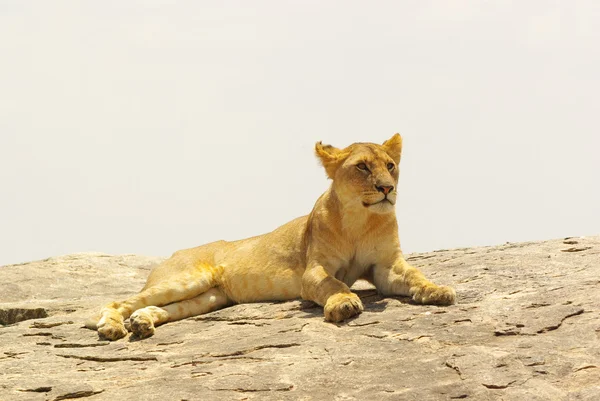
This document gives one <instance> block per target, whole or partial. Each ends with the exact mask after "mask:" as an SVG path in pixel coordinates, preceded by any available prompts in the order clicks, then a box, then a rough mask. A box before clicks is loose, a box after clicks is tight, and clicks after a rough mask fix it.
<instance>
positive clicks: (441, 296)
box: [410, 284, 456, 305]
mask: <svg viewBox="0 0 600 401" xmlns="http://www.w3.org/2000/svg"><path fill="white" fill-rule="evenodd" d="M410 292H411V294H412V299H413V301H415V302H418V303H420V304H429V305H452V304H453V303H455V302H456V291H454V288H452V287H447V286H445V285H435V284H426V285H424V286H422V287H415V288H414V289H412V288H411V291H410Z"/></svg>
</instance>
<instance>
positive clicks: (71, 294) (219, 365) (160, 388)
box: [0, 237, 600, 400]
mask: <svg viewBox="0 0 600 401" xmlns="http://www.w3.org/2000/svg"><path fill="white" fill-rule="evenodd" d="M408 259H409V261H410V262H411V263H413V264H414V265H416V266H418V267H420V268H421V269H422V270H423V271H424V272H425V273H426V274H427V275H428V276H429V277H431V279H432V280H434V281H436V282H437V283H440V284H447V285H452V286H454V287H455V288H456V290H457V293H458V299H459V302H458V304H456V305H453V306H450V307H435V306H422V305H414V304H412V303H411V302H410V301H409V300H408V299H406V298H383V297H381V296H379V295H378V294H377V293H376V291H375V290H373V289H372V288H371V287H370V286H369V285H368V284H366V283H358V284H357V285H356V286H355V291H356V292H357V293H358V294H359V295H360V297H361V298H362V300H363V303H364V305H365V312H364V313H363V314H361V315H360V316H358V317H357V318H355V319H353V320H350V321H348V322H346V323H343V324H331V323H327V322H325V321H324V320H323V312H322V309H321V308H319V307H316V306H315V305H314V304H312V303H310V302H306V301H300V300H298V301H292V302H279V303H259V304H249V305H236V306H233V307H230V308H227V309H222V310H220V311H216V312H213V313H210V314H207V315H202V316H198V317H195V318H190V319H186V320H182V321H179V322H174V323H169V324H166V325H164V326H161V327H159V328H158V329H157V331H156V334H155V335H154V336H153V337H151V338H148V339H145V340H141V341H136V340H135V339H134V338H131V336H128V337H127V338H125V339H122V340H119V341H116V342H108V341H103V340H101V339H99V338H98V336H97V334H96V333H95V332H94V331H91V330H87V329H85V328H83V322H84V321H85V320H86V319H87V318H88V316H90V315H92V314H94V313H95V312H96V311H98V309H99V308H100V306H101V305H103V304H105V303H107V302H109V301H111V300H115V299H122V298H125V297H127V296H128V295H131V294H134V293H135V292H137V291H138V290H139V289H140V288H141V287H142V286H143V284H144V281H145V278H146V276H147V275H148V272H149V270H150V269H151V268H152V266H153V265H154V264H156V263H158V262H160V260H161V258H149V257H142V256H135V255H123V256H111V255H105V254H99V253H95V254H90V253H87V254H77V255H68V256H62V257H57V258H50V259H46V260H43V261H38V262H31V263H24V264H20V265H12V266H4V267H0V282H2V284H1V286H0V291H1V292H0V319H2V320H1V322H2V324H4V325H5V326H0V371H1V372H2V381H1V382H0V399H1V400H63V399H73V398H87V397H89V398H90V399H94V400H104V399H106V400H112V399H119V400H140V399H144V400H152V399H169V400H197V399H216V400H219V399H222V400H232V399H240V400H243V399H272V400H279V399H302V400H311V399H314V400H322V399H331V400H444V399H489V400H493V399H503V400H549V399H552V400H563V399H564V400H566V399H582V400H595V399H598V397H599V395H600V347H599V346H598V345H599V341H600V319H599V317H598V312H599V311H600V237H587V238H583V237H582V238H569V239H567V240H552V241H545V242H528V243H519V244H505V245H501V246H494V247H482V248H465V249H454V250H444V251H436V252H429V253H423V254H415V255H410V256H409V257H408ZM35 311H37V312H35ZM42 311H43V312H42ZM25 319H29V320H25ZM31 319H35V320H31Z"/></svg>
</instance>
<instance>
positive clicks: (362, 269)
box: [88, 134, 456, 340]
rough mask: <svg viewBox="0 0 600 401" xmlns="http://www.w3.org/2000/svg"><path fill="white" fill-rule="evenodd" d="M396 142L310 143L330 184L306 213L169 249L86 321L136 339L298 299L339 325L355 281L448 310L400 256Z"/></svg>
mask: <svg viewBox="0 0 600 401" xmlns="http://www.w3.org/2000/svg"><path fill="white" fill-rule="evenodd" d="M401 150H402V138H401V136H400V135H399V134H395V135H394V136H393V137H392V138H390V139H389V140H387V141H385V142H384V143H383V145H377V144H374V143H355V144H352V145H350V146H348V147H347V148H345V149H337V148H334V147H333V146H330V145H323V144H322V143H321V142H319V143H317V144H316V146H315V151H316V154H317V157H318V158H319V159H320V161H321V163H322V164H323V167H324V168H325V171H326V173H327V176H328V177H329V178H331V179H332V183H331V186H330V187H329V189H328V190H327V191H325V193H324V194H323V195H321V197H320V198H319V199H318V200H317V202H316V204H315V206H314V208H313V210H312V212H311V213H310V214H309V215H308V216H304V217H299V218H297V219H295V220H292V221H291V222H289V223H287V224H285V225H283V226H281V227H279V228H278V229H276V230H275V231H273V232H270V233H268V234H264V235H260V236H257V237H252V238H248V239H244V240H240V241H234V242H226V241H218V242H213V243H210V244H207V245H202V246H199V247H197V248H192V249H185V250H182V251H178V252H175V253H174V254H173V256H171V258H169V259H168V260H166V261H164V262H163V263H161V264H160V265H158V266H157V267H155V268H154V269H153V270H152V272H151V273H150V276H149V277H148V280H147V282H146V285H145V286H144V288H143V289H142V291H141V292H140V293H139V294H137V295H135V296H132V297H131V298H128V299H126V300H125V301H121V302H112V303H110V304H108V305H107V306H106V307H104V308H102V310H101V311H100V316H99V320H94V321H90V322H88V327H90V328H93V329H97V330H98V333H99V334H100V336H101V337H104V338H107V339H109V340H117V339H119V338H121V337H124V336H125V335H127V330H126V328H125V325H124V319H126V318H128V317H129V318H130V320H129V321H130V327H131V331H132V332H133V334H134V335H136V336H138V337H140V338H143V337H148V336H151V335H152V334H153V333H154V328H155V326H158V325H160V324H162V323H165V322H169V321H174V320H179V319H183V318H186V317H190V316H195V315H199V314H202V313H207V312H211V311H214V310H216V309H219V308H223V307H225V306H228V305H231V304H235V303H243V302H258V301H281V300H289V299H294V298H298V297H302V298H304V299H306V300H310V301H314V302H316V303H317V304H319V305H321V306H323V307H324V311H325V319H326V320H328V321H331V322H339V321H342V320H344V319H348V318H350V317H352V316H355V315H358V314H359V313H361V311H362V310H363V305H362V302H361V301H360V298H359V297H358V296H357V295H356V294H354V293H353V292H352V291H350V286H352V284H353V283H354V282H355V281H356V280H357V279H359V278H362V279H365V280H368V281H369V282H371V283H373V284H374V285H375V287H377V289H378V290H379V292H380V293H381V294H383V295H408V296H411V297H412V299H413V300H414V301H415V302H419V303H423V304H438V305H449V304H452V303H454V302H455V299H456V293H455V291H454V290H453V289H452V288H450V287H446V286H438V285H436V284H433V283H432V282H430V281H428V280H427V279H426V278H425V276H423V274H422V273H421V272H420V271H419V270H417V269H416V268H414V267H412V266H410V265H409V264H408V263H407V262H406V261H405V260H404V258H403V256H402V252H401V251H400V242H399V239H398V222H397V221H396V213H395V206H394V205H395V203H396V195H397V192H396V188H397V184H398V163H399V162H400V153H401Z"/></svg>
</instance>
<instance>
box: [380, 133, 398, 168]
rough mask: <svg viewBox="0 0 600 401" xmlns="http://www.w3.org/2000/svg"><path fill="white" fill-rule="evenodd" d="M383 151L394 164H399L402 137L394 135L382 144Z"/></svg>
mask: <svg viewBox="0 0 600 401" xmlns="http://www.w3.org/2000/svg"><path fill="white" fill-rule="evenodd" d="M382 146H383V150H385V153H387V154H388V155H390V157H391V158H392V159H394V161H395V162H396V164H398V163H400V155H401V154H402V137H401V136H400V134H394V136H393V137H391V138H390V139H388V140H387V141H385V142H384V143H383V145H382Z"/></svg>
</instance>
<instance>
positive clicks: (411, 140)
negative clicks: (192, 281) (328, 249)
mask: <svg viewBox="0 0 600 401" xmlns="http://www.w3.org/2000/svg"><path fill="white" fill-rule="evenodd" d="M599 43H600V2H597V1H550V0H547V1H533V0H532V1H458V0H453V1H424V0H418V1H417V0H415V1H373V2H368V3H367V2H364V1H348V0H346V1H330V0H327V1H323V0H321V1H285V0H273V1H251V2H250V1H228V0H224V1H222V0H218V1H147V0H145V1H133V0H131V1H129V0H128V1H121V0H119V1H107V0H104V1H101V2H98V1H52V2H48V1H27V2H24V1H21V0H0V60H1V62H0V265H5V264H11V263H19V262H26V261H30V260H36V259H42V258H46V257H50V256H57V255H61V254H68V253H74V252H88V251H99V252H105V253H110V254H123V253H135V254H143V255H156V256H168V255H170V254H171V253H173V252H174V251H176V250H178V249H183V248H189V247H193V246H197V245H200V244H203V243H207V242H211V241H214V240H219V239H227V240H233V239H239V238H245V237H248V236H253V235H257V234H261V233H265V232H268V231H271V230H273V229H274V228H276V227H278V226H279V225H282V224H284V223H285V222H287V221H289V220H291V219H293V218H295V217H298V216H301V215H305V214H308V213H309V212H310V211H311V209H312V206H313V204H314V202H315V200H316V199H317V197H318V196H319V195H320V194H321V193H322V192H323V191H325V190H326V189H327V187H328V185H329V182H328V180H327V178H326V176H325V173H324V171H323V169H322V168H321V167H320V166H319V164H318V162H317V160H316V158H315V156H314V150H313V149H314V144H315V142H317V141H323V142H324V143H328V144H333V145H334V146H337V147H344V146H347V145H349V144H351V143H353V142H376V143H381V142H383V141H384V140H386V139H387V138H389V137H391V136H392V135H393V134H394V133H395V132H399V133H401V134H402V135H403V138H404V150H403V157H402V162H401V165H400V170H401V172H400V183H399V196H398V202H397V214H398V219H399V230H400V238H401V243H402V249H403V251H404V252H405V253H411V252H421V251H431V250H435V249H442V248H444V249H447V248H453V247H467V246H479V245H495V244H502V243H505V242H507V241H509V242H517V241H530V240H544V239H551V238H560V237H566V236H584V235H599V234H600V130H599V127H600V123H599V119H600V45H598V44H599Z"/></svg>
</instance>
